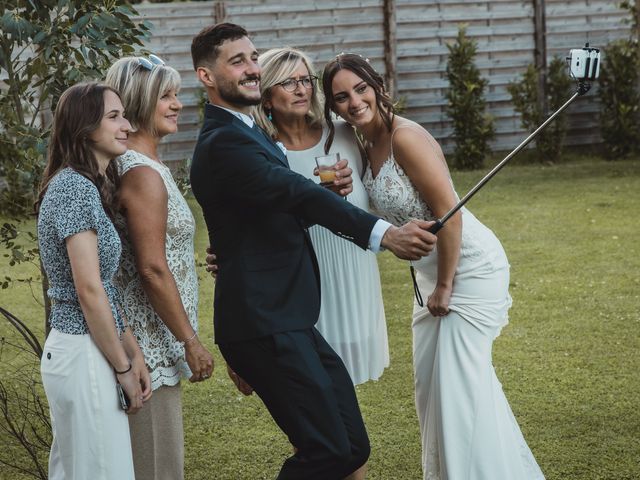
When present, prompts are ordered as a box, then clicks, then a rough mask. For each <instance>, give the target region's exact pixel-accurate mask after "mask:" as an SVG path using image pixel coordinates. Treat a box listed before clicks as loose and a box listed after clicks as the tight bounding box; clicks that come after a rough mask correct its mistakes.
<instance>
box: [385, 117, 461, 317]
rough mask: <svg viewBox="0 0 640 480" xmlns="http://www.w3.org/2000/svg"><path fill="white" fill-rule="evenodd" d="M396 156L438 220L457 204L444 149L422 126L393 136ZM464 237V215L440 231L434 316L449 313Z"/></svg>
mask: <svg viewBox="0 0 640 480" xmlns="http://www.w3.org/2000/svg"><path fill="white" fill-rule="evenodd" d="M393 153H394V156H395V159H396V161H397V162H398V164H399V165H400V166H401V167H402V169H403V170H404V171H405V173H406V174H407V175H408V176H409V179H410V180H411V182H412V183H413V184H414V185H415V187H416V188H417V189H418V191H419V192H420V196H421V197H422V199H423V200H424V201H425V202H426V204H427V205H428V206H429V208H430V209H431V211H432V212H433V214H434V215H435V216H436V217H437V218H441V217H442V216H443V215H445V214H446V213H447V212H448V211H449V210H450V209H451V208H452V207H453V206H454V205H455V204H456V196H455V193H454V191H453V187H452V185H451V181H450V179H449V170H448V168H447V165H446V163H445V160H444V155H443V154H442V150H441V149H440V146H439V145H438V143H437V142H436V141H435V140H434V139H433V138H432V137H430V135H429V134H428V133H427V132H426V131H424V130H422V128H421V127H419V126H418V125H411V127H403V128H399V129H398V130H396V132H395V133H394V135H393ZM461 237H462V215H461V213H460V212H457V213H456V214H455V215H454V216H453V217H451V219H450V220H449V221H448V222H447V223H446V225H445V226H444V228H442V230H440V232H438V281H437V285H436V288H435V289H434V291H433V293H432V294H431V295H430V297H429V300H428V302H427V307H428V309H429V312H430V313H431V314H432V315H434V316H443V315H446V314H447V313H448V312H449V299H450V298H451V292H452V289H453V278H454V275H455V272H456V267H457V266H458V259H459V257H460V245H461Z"/></svg>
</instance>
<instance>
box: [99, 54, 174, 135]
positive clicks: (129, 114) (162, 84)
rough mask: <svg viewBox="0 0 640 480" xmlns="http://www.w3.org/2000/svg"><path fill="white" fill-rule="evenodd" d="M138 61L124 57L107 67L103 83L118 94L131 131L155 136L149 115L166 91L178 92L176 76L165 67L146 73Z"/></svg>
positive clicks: (171, 69) (150, 115)
mask: <svg viewBox="0 0 640 480" xmlns="http://www.w3.org/2000/svg"><path fill="white" fill-rule="evenodd" d="M138 58H139V57H124V58H121V59H120V60H118V61H117V62H115V63H114V64H113V65H111V68H109V71H108V72H107V78H106V79H105V83H106V84H107V85H109V86H110V87H111V88H114V89H116V90H117V91H118V92H120V97H121V98H122V104H123V106H124V112H125V117H126V119H127V120H129V123H130V124H131V128H132V132H136V131H138V130H144V131H145V132H149V133H150V134H151V135H154V136H155V135H157V133H158V132H156V129H155V125H154V122H153V116H154V113H155V111H156V105H157V104H158V100H160V98H161V97H162V95H164V94H165V93H166V92H168V91H170V90H176V91H178V90H180V83H181V81H180V74H179V73H178V72H177V71H176V70H175V69H173V68H171V67H169V66H167V65H154V66H153V68H152V69H151V70H147V69H146V68H144V67H143V66H142V65H140V61H139V60H138Z"/></svg>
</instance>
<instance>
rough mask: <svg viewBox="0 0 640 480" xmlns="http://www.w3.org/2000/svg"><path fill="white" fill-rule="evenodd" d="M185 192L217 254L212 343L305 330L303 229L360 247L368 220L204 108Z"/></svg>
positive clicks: (309, 286) (312, 301)
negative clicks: (320, 230) (316, 228)
mask: <svg viewBox="0 0 640 480" xmlns="http://www.w3.org/2000/svg"><path fill="white" fill-rule="evenodd" d="M191 187H192V189H193V193H194V195H195V197H196V199H197V201H198V203H200V205H201V206H202V210H203V213H204V218H205V221H206V223H207V229H208V232H209V241H210V243H211V247H212V250H213V251H214V252H215V253H216V255H217V257H218V260H217V262H218V266H219V270H218V275H217V279H216V288H215V298H214V327H215V337H216V343H225V342H235V341H243V340H250V339H254V338H259V337H262V336H266V335H270V334H273V333H278V332H284V331H291V330H300V329H305V328H310V327H311V326H313V325H314V324H315V323H316V321H317V320H318V314H319V310H320V282H319V272H318V264H317V260H316V257H315V253H314V251H313V247H312V245H311V239H310V237H309V234H308V232H307V226H308V225H312V224H316V223H317V224H320V225H323V226H325V227H326V228H328V229H330V230H331V231H333V232H334V233H337V234H339V235H341V236H343V237H344V238H347V239H349V240H351V241H353V242H354V243H356V244H357V245H359V246H360V247H362V248H363V249H364V248H367V244H368V242H369V236H370V234H371V230H372V229H373V226H374V225H375V223H376V221H377V220H378V218H377V217H375V216H373V215H371V214H369V213H367V212H365V211H363V210H360V209H358V208H356V207H354V206H352V205H351V204H350V203H349V202H346V201H344V199H342V198H341V197H339V196H338V195H336V194H335V193H333V192H331V191H329V190H327V189H325V188H323V187H320V186H318V185H316V184H315V183H314V182H312V181H311V180H309V179H307V178H305V177H303V176H301V175H298V174H297V173H295V172H292V171H291V170H290V169H289V165H288V162H287V158H286V156H285V155H284V153H283V152H282V150H280V148H278V146H277V145H276V144H275V143H274V142H273V140H271V138H269V136H268V135H267V134H266V133H265V132H264V131H263V130H262V129H260V128H259V127H257V126H256V127H254V128H253V129H252V128H250V127H249V126H247V125H246V124H245V123H244V122H242V121H241V120H240V119H239V118H237V117H236V116H234V115H232V114H231V113H229V112H228V111H226V110H224V109H222V108H219V107H216V106H214V105H211V104H207V105H206V110H205V119H204V124H203V126H202V129H201V131H200V136H199V138H198V143H197V145H196V148H195V152H194V155H193V162H192V165H191Z"/></svg>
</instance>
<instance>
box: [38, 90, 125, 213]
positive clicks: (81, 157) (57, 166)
mask: <svg viewBox="0 0 640 480" xmlns="http://www.w3.org/2000/svg"><path fill="white" fill-rule="evenodd" d="M107 91H111V92H113V93H115V94H116V95H118V97H119V96H120V95H119V94H118V92H117V91H116V90H114V89H113V88H111V87H108V86H106V85H103V84H101V83H97V82H90V83H79V84H77V85H74V86H73V87H70V88H68V89H67V90H65V92H64V93H63V94H62V96H61V97H60V100H59V101H58V105H57V107H56V111H55V115H54V118H53V126H52V128H51V138H50V139H49V150H48V153H47V157H48V158H47V166H46V167H45V169H44V173H43V176H42V183H41V184H40V193H39V194H38V199H37V200H36V204H35V209H36V214H37V213H38V212H39V210H40V204H41V203H42V199H43V198H44V195H45V193H46V192H47V187H48V186H49V183H50V182H51V179H52V178H53V177H54V176H55V175H56V174H57V173H58V172H59V171H60V170H62V169H63V168H66V167H71V168H73V169H74V170H75V171H76V172H78V173H79V174H81V175H82V176H84V177H86V178H87V179H88V180H89V181H91V182H92V183H93V184H94V185H95V186H96V187H97V189H98V192H100V199H101V201H102V206H103V207H104V210H105V212H107V215H109V217H111V218H112V219H113V216H114V214H115V212H116V210H117V207H116V204H117V198H116V192H117V189H118V186H119V180H120V177H119V175H118V168H117V166H116V164H115V162H110V163H109V166H108V167H107V170H106V172H105V174H104V175H102V174H100V171H99V167H98V160H97V159H96V156H95V154H94V153H93V149H92V146H93V141H92V140H91V134H92V133H93V132H94V131H95V130H97V129H98V128H99V127H100V122H101V121H102V117H103V115H104V94H105V92H107Z"/></svg>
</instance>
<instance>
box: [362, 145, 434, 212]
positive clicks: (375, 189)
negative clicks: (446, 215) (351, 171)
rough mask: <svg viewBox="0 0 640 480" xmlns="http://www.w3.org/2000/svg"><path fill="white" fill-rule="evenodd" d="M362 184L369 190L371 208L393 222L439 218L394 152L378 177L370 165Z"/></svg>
mask: <svg viewBox="0 0 640 480" xmlns="http://www.w3.org/2000/svg"><path fill="white" fill-rule="evenodd" d="M362 183H363V184H364V186H365V188H366V190H367V192H368V193H369V204H370V205H371V208H372V209H373V210H374V211H375V212H376V213H377V214H378V215H380V216H381V217H382V218H384V219H385V220H386V221H388V222H389V223H393V224H394V225H402V224H404V223H407V222H408V221H409V220H411V219H413V218H419V219H421V220H435V219H436V218H435V216H434V215H433V213H432V212H431V210H430V209H429V207H428V206H427V204H426V203H425V201H424V200H423V199H422V197H420V193H419V192H418V189H417V188H416V187H415V186H414V185H413V183H411V180H410V179H409V177H408V176H407V174H406V173H405V172H404V170H403V169H402V167H401V166H400V165H398V164H397V162H396V161H395V160H394V158H393V155H390V156H389V158H388V159H387V160H385V162H384V163H383V164H382V168H380V172H378V175H377V176H376V177H375V178H373V173H372V172H371V167H370V166H369V165H367V169H366V170H365V173H364V177H363V178H362Z"/></svg>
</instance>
